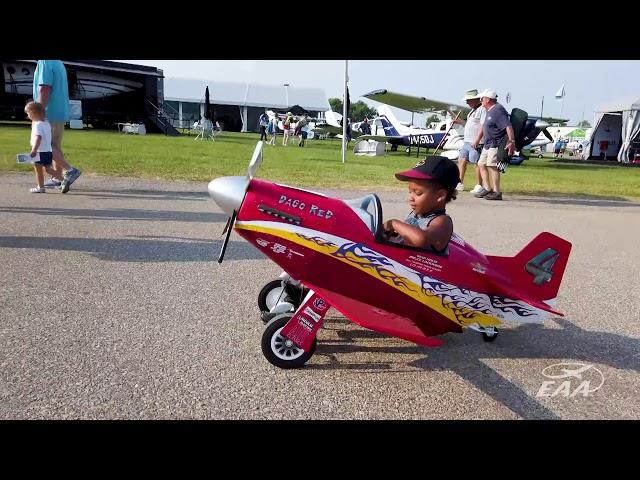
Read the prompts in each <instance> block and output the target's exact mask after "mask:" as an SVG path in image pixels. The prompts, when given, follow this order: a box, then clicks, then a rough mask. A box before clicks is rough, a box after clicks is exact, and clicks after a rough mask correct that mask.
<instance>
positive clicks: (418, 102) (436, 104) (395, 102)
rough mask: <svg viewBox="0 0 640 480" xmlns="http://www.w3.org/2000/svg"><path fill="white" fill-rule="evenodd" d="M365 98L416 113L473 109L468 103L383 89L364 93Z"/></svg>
mask: <svg viewBox="0 0 640 480" xmlns="http://www.w3.org/2000/svg"><path fill="white" fill-rule="evenodd" d="M362 96H363V97H365V98H369V99H371V100H375V101H376V102H380V103H384V104H386V105H391V106H392V107H396V108H400V109H402V110H407V111H409V112H415V113H425V112H457V111H459V110H462V111H463V112H469V111H471V109H470V108H469V107H467V106H466V105H457V104H455V103H448V102H440V101H438V100H431V99H428V98H424V97H414V96H413V95H405V94H403V93H396V92H390V91H389V90H385V89H381V90H374V91H373V92H369V93H365V94H364V95H362Z"/></svg>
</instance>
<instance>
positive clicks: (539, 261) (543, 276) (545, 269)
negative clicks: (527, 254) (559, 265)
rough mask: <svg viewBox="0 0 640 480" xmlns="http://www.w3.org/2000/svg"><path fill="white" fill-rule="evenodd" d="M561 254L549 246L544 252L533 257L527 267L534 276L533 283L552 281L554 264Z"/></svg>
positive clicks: (539, 283)
mask: <svg viewBox="0 0 640 480" xmlns="http://www.w3.org/2000/svg"><path fill="white" fill-rule="evenodd" d="M559 256H560V254H559V253H558V252H556V251H555V250H554V249H553V248H547V249H546V250H545V251H544V252H542V253H540V254H538V255H536V256H535V257H533V258H532V259H531V260H529V262H528V263H527V265H526V266H525V269H526V270H527V272H529V273H530V274H531V275H533V276H534V279H533V283H535V284H536V285H542V283H543V282H550V281H551V278H553V270H552V268H553V265H554V264H555V263H556V260H558V257H559Z"/></svg>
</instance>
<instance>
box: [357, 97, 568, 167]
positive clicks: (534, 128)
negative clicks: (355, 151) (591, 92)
mask: <svg viewBox="0 0 640 480" xmlns="http://www.w3.org/2000/svg"><path fill="white" fill-rule="evenodd" d="M363 97H365V98H369V99H370V100H375V101H377V102H381V103H383V104H384V105H381V106H380V107H378V112H379V113H380V114H381V117H385V118H386V119H387V121H389V122H390V123H391V126H392V127H394V130H393V132H394V133H395V134H394V135H391V136H389V135H387V136H386V138H385V137H383V136H379V135H374V136H368V137H367V136H362V137H361V139H373V140H378V141H388V142H389V143H392V144H394V143H396V144H400V145H405V146H413V145H416V146H421V147H432V146H433V147H435V146H436V145H438V142H439V140H437V141H436V142H435V145H433V144H432V143H429V141H430V140H431V138H430V137H429V135H434V136H435V135H438V134H440V133H441V132H447V131H449V134H448V135H447V138H446V139H445V141H444V144H443V145H441V146H440V148H441V149H442V150H443V152H442V155H443V156H446V157H448V158H450V159H452V160H455V159H457V158H458V153H457V150H458V149H459V148H460V147H462V144H463V143H464V129H463V128H462V127H461V126H459V125H456V126H454V128H451V129H450V130H449V127H450V126H451V122H453V117H454V116H457V115H460V114H462V115H465V114H466V113H468V112H470V111H471V109H470V108H469V107H468V106H466V105H458V104H455V103H448V102H442V101H439V100H432V99H428V98H425V97H416V96H412V95H405V94H402V93H397V92H391V91H389V90H385V89H381V90H374V91H373V92H369V93H366V94H364V95H363ZM389 105H390V106H393V107H396V108H400V109H403V110H407V111H410V112H415V113H427V112H440V113H444V114H446V115H447V116H448V117H449V118H448V119H447V120H445V121H443V122H440V123H438V124H437V125H436V126H435V129H421V128H418V127H415V126H407V125H405V124H403V123H402V122H400V121H398V120H397V119H396V118H395V116H394V115H393V113H392V112H391V109H390V108H389ZM377 120H378V119H376V120H374V123H375V121H377ZM548 120H554V121H563V119H556V118H549V119H548ZM547 127H549V123H548V122H546V121H544V120H542V119H541V118H539V117H532V116H528V117H527V119H526V121H525V123H524V125H523V126H522V129H521V130H520V132H519V135H518V138H517V139H516V144H517V146H518V147H519V149H518V151H517V152H516V155H514V157H513V158H512V163H513V164H519V163H522V161H523V160H524V159H526V158H527V156H528V155H527V153H528V151H529V150H530V149H531V148H535V147H541V146H543V145H546V144H548V143H551V142H552V141H553V139H552V137H551V135H550V134H549V132H548V131H547ZM391 131H392V130H391V129H389V132H391ZM372 133H373V132H372ZM441 138H442V136H440V139H441ZM434 140H435V137H434Z"/></svg>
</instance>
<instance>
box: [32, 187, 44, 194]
mask: <svg viewBox="0 0 640 480" xmlns="http://www.w3.org/2000/svg"><path fill="white" fill-rule="evenodd" d="M29 191H30V192H31V193H47V189H46V188H44V187H33V188H30V189H29Z"/></svg>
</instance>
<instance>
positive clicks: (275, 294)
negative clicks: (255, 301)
mask: <svg viewBox="0 0 640 480" xmlns="http://www.w3.org/2000/svg"><path fill="white" fill-rule="evenodd" d="M283 290H284V288H282V287H276V288H274V289H273V290H271V291H270V292H269V293H267V298H266V299H265V303H266V304H267V308H268V309H269V311H271V310H273V307H275V306H276V305H277V304H278V300H282V301H286V300H287V296H286V294H285V295H283V296H282V298H280V295H282V291H283Z"/></svg>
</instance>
